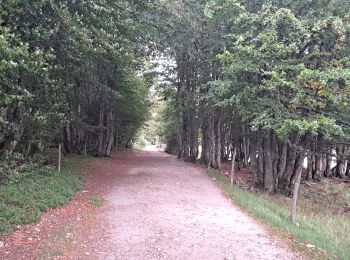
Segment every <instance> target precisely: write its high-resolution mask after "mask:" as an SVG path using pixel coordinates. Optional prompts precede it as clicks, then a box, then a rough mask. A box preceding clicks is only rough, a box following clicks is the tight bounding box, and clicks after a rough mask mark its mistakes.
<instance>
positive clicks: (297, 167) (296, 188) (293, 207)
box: [290, 152, 305, 223]
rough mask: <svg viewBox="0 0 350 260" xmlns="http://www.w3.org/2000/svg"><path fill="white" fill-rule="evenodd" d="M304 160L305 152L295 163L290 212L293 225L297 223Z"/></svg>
mask: <svg viewBox="0 0 350 260" xmlns="http://www.w3.org/2000/svg"><path fill="white" fill-rule="evenodd" d="M304 158H305V152H301V153H300V154H299V157H298V158H297V160H296V162H295V170H294V174H295V181H294V185H293V198H292V204H291V212H290V219H291V220H292V222H293V223H295V221H296V215H297V200H298V192H299V187H300V181H301V174H302V171H303V162H304Z"/></svg>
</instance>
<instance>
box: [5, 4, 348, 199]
mask: <svg viewBox="0 0 350 260" xmlns="http://www.w3.org/2000/svg"><path fill="white" fill-rule="evenodd" d="M349 10H350V3H349V2H348V1H345V0H336V1H325V0H310V1H292V0H290V1H279V0H266V1H265V0H264V1H257V0H246V1H245V0H210V1H205V0H201V1H194V0H181V1H166V0H159V1H137V0H133V1H123V0H119V1H111V0H76V1H55V0H36V1H21V0H19V1H6V0H5V1H2V2H1V9H0V22H1V27H0V32H1V35H0V60H1V65H0V82H1V84H0V90H1V92H0V152H1V156H2V158H3V160H5V159H6V158H9V157H11V155H13V154H14V153H16V154H18V153H19V154H21V155H22V156H24V157H31V156H33V155H34V154H37V153H44V152H45V149H47V148H48V147H50V146H55V145H58V144H61V143H62V144H63V148H64V151H65V152H66V153H78V154H84V153H85V154H87V153H89V154H93V155H96V156H110V155H111V153H112V151H113V149H117V148H118V147H129V146H130V145H131V142H132V140H133V139H134V138H135V136H136V135H137V132H138V130H139V129H140V127H141V126H142V125H143V123H144V122H145V121H146V120H147V119H148V118H149V115H150V107H151V106H152V104H151V103H152V100H151V96H152V95H150V88H151V87H152V86H155V85H156V86H157V87H156V90H157V93H158V94H157V95H156V96H157V97H158V98H159V97H160V99H162V100H163V102H165V104H166V105H165V107H163V109H162V111H161V112H160V116H161V119H160V121H161V123H160V127H158V134H159V135H160V136H161V137H162V139H163V140H164V141H165V142H166V143H167V151H168V152H170V153H175V154H177V156H178V158H179V159H180V158H183V159H185V160H186V161H191V162H195V161H198V160H199V161H200V162H201V163H203V164H206V165H208V166H209V167H213V168H216V169H219V168H220V166H221V163H223V162H226V161H228V160H230V159H232V158H234V160H233V162H236V163H237V165H238V167H239V168H241V167H247V166H248V165H249V166H250V167H251V171H252V175H253V178H254V183H255V185H256V186H257V187H259V188H262V189H264V190H266V191H267V192H279V191H282V192H285V191H290V190H291V189H292V188H293V187H294V186H295V185H294V184H295V183H299V182H300V178H301V175H302V171H303V164H304V158H306V157H307V159H308V160H307V170H306V178H307V179H315V180H320V179H321V178H323V177H337V178H341V179H344V178H348V177H350V167H349V160H348V158H349V144H350V143H349V139H350V136H349V128H350V118H349V114H350V109H349V97H350V95H349V93H350V85H349V82H350V71H349V65H350V16H349V12H348V11H349ZM160 57H162V59H161V58H160ZM164 57H165V60H167V61H168V62H164ZM157 60H162V63H163V64H162V67H163V70H162V71H161V72H159V71H158V72H157V71H156V70H155V69H154V66H155V65H154V63H155V62H154V61H157ZM173 64H175V65H173ZM168 65H169V66H168ZM160 74H162V75H160ZM157 79H158V80H157Z"/></svg>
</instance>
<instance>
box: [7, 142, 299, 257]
mask: <svg viewBox="0 0 350 260" xmlns="http://www.w3.org/2000/svg"><path fill="white" fill-rule="evenodd" d="M86 170H87V171H89V172H90V173H91V175H90V177H89V178H88V180H87V184H86V185H85V187H84V189H86V190H85V194H89V193H90V195H86V196H90V197H89V198H90V199H91V196H93V197H96V198H97V197H98V198H103V200H104V205H103V206H102V207H100V208H98V209H90V210H86V211H85V213H84V214H83V216H82V218H78V220H77V219H76V218H74V221H71V222H70V223H69V225H70V226H72V227H74V228H73V229H72V230H73V231H66V233H64V235H63V236H64V239H63V240H62V241H63V242H62V241H61V242H59V243H56V242H52V243H51V244H50V243H48V242H46V243H40V246H39V249H38V248H35V247H33V248H32V249H30V250H31V252H30V253H33V254H31V257H30V258H42V259H44V258H49V256H50V257H51V258H54V259H300V258H301V257H300V256H299V255H298V254H296V253H293V252H292V251H291V250H290V249H289V248H288V246H287V245H286V243H285V242H284V241H280V240H278V239H276V238H274V237H272V236H271V235H269V234H268V232H267V231H266V230H265V229H264V227H262V226H261V225H260V224H258V223H257V222H256V221H255V220H254V219H252V218H251V217H249V216H247V215H246V214H244V213H243V212H242V211H241V210H240V209H239V208H238V207H236V206H235V205H233V204H232V203H231V202H230V201H229V200H228V199H227V198H226V197H225V196H224V195H223V194H222V192H221V190H220V189H219V188H218V187H217V186H216V184H215V183H214V182H213V181H212V180H211V179H210V178H209V177H208V176H207V175H206V174H205V172H204V169H203V168H201V167H199V166H196V165H193V164H189V163H184V162H182V161H179V160H177V159H176V158H175V157H173V156H170V155H167V154H165V153H161V152H157V151H154V149H151V148H150V149H148V150H147V151H140V152H133V153H125V154H118V155H117V156H116V158H112V159H96V160H93V161H92V162H89V165H88V166H87V167H86ZM78 197H79V195H78ZM73 202H74V200H73ZM73 202H72V203H73ZM68 206H69V205H68ZM51 216H53V215H52V214H51ZM45 218H48V219H49V220H46V221H49V222H50V221H51V219H52V218H55V217H54V216H53V217H48V216H44V217H43V219H44V220H45ZM56 218H57V217H56ZM61 218H62V219H64V216H61ZM72 219H73V218H72ZM37 225H40V223H38V224H37ZM67 225H68V223H66V224H64V226H67ZM31 228H33V227H31ZM67 232H68V233H67ZM67 234H68V235H67ZM67 236H68V238H67ZM51 241H53V240H52V239H51ZM67 244H68V245H67ZM57 247H62V250H57ZM29 248H30V247H29ZM53 248H56V249H55V251H54V250H53ZM11 249H12V250H13V249H15V248H14V247H12V248H11V243H9V245H8V247H7V255H6V256H7V257H8V259H16V258H14V257H16V254H12V253H11ZM50 250H51V251H50ZM27 251H28V250H27ZM18 252H21V251H18ZM53 252H55V253H53ZM27 253H28V252H27ZM22 254H24V252H23V253H22ZM0 258H1V251H0ZM17 259H18V254H17ZM27 259H28V258H27Z"/></svg>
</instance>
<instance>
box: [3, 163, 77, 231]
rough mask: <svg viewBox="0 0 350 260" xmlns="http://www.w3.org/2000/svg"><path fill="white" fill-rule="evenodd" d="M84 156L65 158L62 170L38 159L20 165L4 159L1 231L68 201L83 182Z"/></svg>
mask: <svg viewBox="0 0 350 260" xmlns="http://www.w3.org/2000/svg"><path fill="white" fill-rule="evenodd" d="M80 160H82V159H81V157H78V156H74V157H69V158H68V159H64V161H63V167H62V170H61V172H58V171H57V170H56V169H55V168H54V167H53V166H47V165H42V164H40V163H38V162H35V161H34V162H33V161H30V162H20V164H19V165H18V166H16V167H13V165H11V164H10V163H7V164H5V163H4V162H2V164H1V165H0V171H1V173H2V183H1V184H0V234H2V235H4V234H6V233H8V232H10V231H11V230H13V229H14V228H16V226H18V225H22V224H29V223H32V222H35V221H38V220H39V218H40V215H41V213H42V212H44V211H46V210H48V209H50V208H56V207H59V206H62V205H64V204H65V203H67V202H68V201H69V200H70V199H71V198H72V197H73V196H74V194H75V193H76V192H77V191H78V190H79V188H80V186H81V182H82V179H81V176H80V175H79V174H78V163H79V161H80ZM9 165H10V166H9Z"/></svg>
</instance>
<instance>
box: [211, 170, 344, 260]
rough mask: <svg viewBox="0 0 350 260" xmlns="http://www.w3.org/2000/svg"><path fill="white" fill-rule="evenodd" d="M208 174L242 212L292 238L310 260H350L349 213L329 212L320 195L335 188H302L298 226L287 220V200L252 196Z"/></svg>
mask: <svg viewBox="0 0 350 260" xmlns="http://www.w3.org/2000/svg"><path fill="white" fill-rule="evenodd" d="M209 175H210V176H211V177H212V178H213V179H214V180H215V181H217V182H218V184H219V185H220V186H221V187H222V188H223V190H224V191H225V192H226V193H227V195H228V196H229V197H231V198H232V199H233V200H234V201H235V203H237V204H238V205H239V206H240V207H241V208H242V209H243V210H245V211H246V212H248V213H249V214H250V215H252V216H254V217H255V218H256V219H258V220H260V221H262V222H264V223H266V224H268V225H269V226H271V227H274V228H275V230H276V231H277V232H278V233H280V232H281V231H282V234H284V235H286V236H289V237H290V236H292V237H293V240H294V245H295V246H297V247H298V249H301V250H302V251H304V252H306V253H307V255H309V256H310V258H312V259H316V258H318V259H350V217H349V215H348V214H343V213H339V214H338V213H336V212H334V211H330V208H329V203H328V201H326V202H325V201H324V199H325V198H322V196H321V195H320V193H319V192H320V191H323V192H322V194H327V190H326V189H328V190H329V191H332V190H334V189H337V188H336V187H333V186H332V187H330V186H329V185H328V184H325V185H324V186H328V187H323V186H321V188H320V187H317V188H315V189H313V188H307V187H303V188H302V190H301V194H300V200H299V201H300V203H299V209H298V211H299V213H298V215H299V216H298V219H297V225H293V224H292V223H291V222H290V220H289V206H290V199H288V198H286V197H283V196H277V195H275V196H271V195H266V194H259V193H253V192H250V191H248V190H245V189H242V188H239V187H237V186H233V187H232V186H231V185H230V183H229V181H228V179H227V178H225V177H224V176H222V175H220V174H218V173H217V172H214V171H210V172H209ZM347 189H348V188H347ZM324 191H326V193H325V192H324ZM310 193H311V194H310ZM330 194H334V192H333V193H332V192H330ZM337 194H338V196H339V197H341V198H342V199H346V198H348V196H350V191H349V190H346V189H342V190H341V192H340V190H339V192H338V193H337ZM339 194H341V196H340V195H339ZM310 195H312V196H311V197H310ZM325 197H326V198H327V199H328V200H331V198H333V201H332V202H333V204H334V203H335V204H336V203H338V202H339V201H341V199H340V198H336V199H334V197H332V196H325ZM310 198H311V199H310ZM321 201H323V203H322V202H321ZM337 201H338V202H337ZM342 205H343V204H342Z"/></svg>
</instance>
